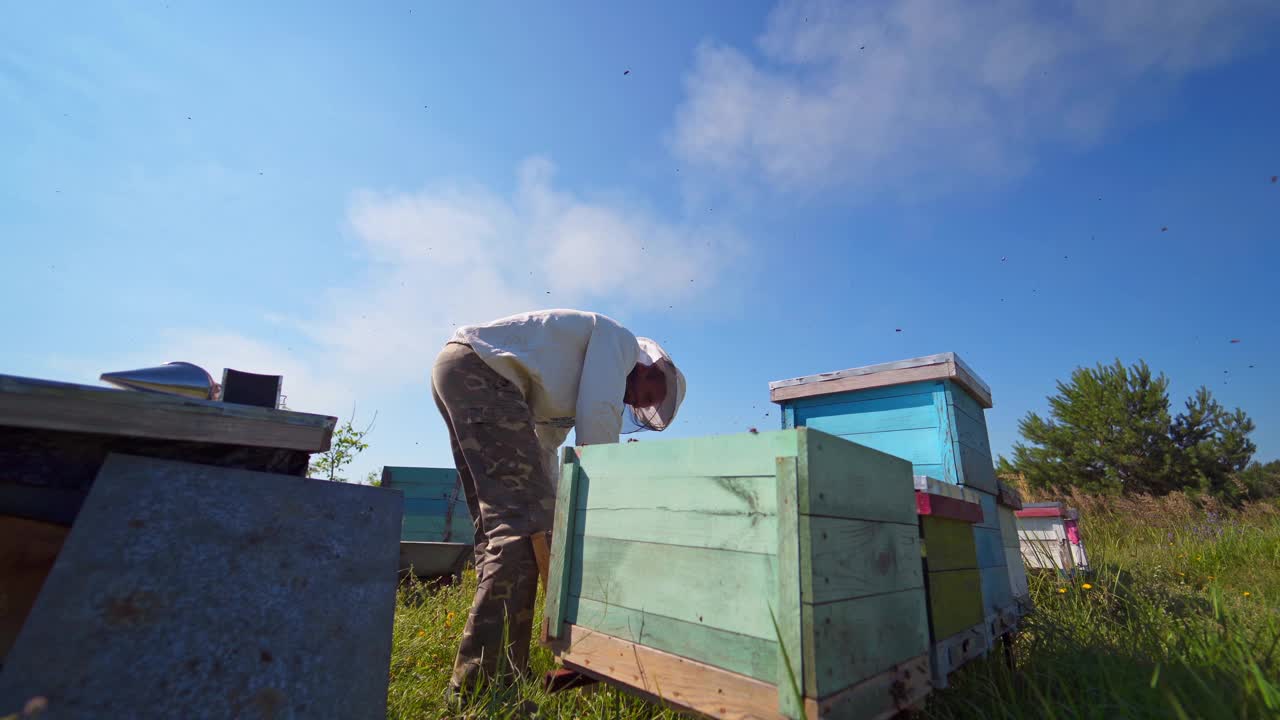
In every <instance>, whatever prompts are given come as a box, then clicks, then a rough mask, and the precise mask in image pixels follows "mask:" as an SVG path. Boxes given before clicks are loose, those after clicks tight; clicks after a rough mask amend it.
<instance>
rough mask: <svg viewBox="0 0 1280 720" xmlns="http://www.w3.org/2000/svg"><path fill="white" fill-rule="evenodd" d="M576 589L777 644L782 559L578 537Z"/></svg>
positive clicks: (573, 553) (572, 558) (573, 558)
mask: <svg viewBox="0 0 1280 720" xmlns="http://www.w3.org/2000/svg"><path fill="white" fill-rule="evenodd" d="M569 562H570V564H571V569H570V576H569V591H570V592H571V593H572V594H574V595H577V596H579V597H585V598H589V599H591V600H598V601H600V602H604V603H608V604H610V605H621V606H622V607H627V608H631V609H633V610H643V611H645V612H652V613H657V614H659V615H665V616H666V617H670V618H675V619H677V620H684V621H685V622H697V623H703V624H706V625H709V626H711V627H716V628H720V629H722V630H728V631H729V632H736V633H740V634H743V635H751V636H752V637H759V638H764V639H766V640H772V639H775V638H776V635H775V633H774V628H773V623H772V621H771V620H770V619H769V604H770V603H771V602H772V601H773V598H772V597H771V593H769V592H768V591H763V592H762V589H764V588H772V587H776V586H777V583H778V575H777V557H776V556H773V555H757V554H754V553H741V552H730V551H726V550H708V549H705V548H692V547H684V546H680V545H660V544H656V543H642V542H633V541H629V540H613V539H610V538H596V537H585V536H582V535H575V536H574V539H573V547H572V549H571V550H570V555H569Z"/></svg>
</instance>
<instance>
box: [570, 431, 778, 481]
mask: <svg viewBox="0 0 1280 720" xmlns="http://www.w3.org/2000/svg"><path fill="white" fill-rule="evenodd" d="M576 450H577V451H578V452H579V453H581V458H582V468H583V471H584V472H585V475H586V476H587V477H588V478H591V477H594V476H595V475H597V474H599V475H600V476H602V477H610V478H617V479H625V478H631V479H634V480H644V481H645V482H648V481H650V480H653V479H654V478H661V477H677V478H678V477H695V476H721V477H738V476H761V475H766V476H772V475H773V474H774V472H775V471H776V468H775V467H774V461H775V460H776V459H777V458H779V457H791V456H794V455H795V454H796V452H797V447H796V433H795V432H794V431H785V430H774V431H768V432H760V433H741V434H737V435H720V436H710V437H699V438H687V439H679V440H645V441H644V442H638V443H609V444H604V445H590V446H587V447H584V448H577V449H576Z"/></svg>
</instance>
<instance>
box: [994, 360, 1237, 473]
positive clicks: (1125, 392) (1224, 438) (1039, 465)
mask: <svg viewBox="0 0 1280 720" xmlns="http://www.w3.org/2000/svg"><path fill="white" fill-rule="evenodd" d="M1168 388H1169V381H1168V379H1167V378H1166V377H1165V376H1164V375H1163V374H1159V375H1156V374H1154V373H1153V372H1152V371H1151V369H1150V368H1149V367H1147V364H1146V363H1145V362H1143V361H1139V362H1138V363H1137V364H1135V365H1133V366H1130V367H1125V366H1124V365H1123V364H1121V362H1120V361H1119V360H1117V361H1116V362H1115V363H1113V364H1111V365H1102V364H1098V365H1097V366H1096V367H1093V368H1077V369H1076V370H1075V371H1074V372H1072V374H1071V379H1070V380H1069V381H1067V382H1062V381H1059V382H1058V384H1057V389H1058V394H1057V395H1055V396H1053V397H1050V398H1049V417H1048V418H1042V417H1040V416H1039V415H1037V414H1036V413H1028V414H1027V416H1026V417H1025V418H1023V419H1022V420H1021V421H1020V422H1019V424H1018V429H1019V431H1020V432H1021V434H1022V437H1023V439H1024V440H1025V442H1020V443H1016V444H1015V445H1014V447H1013V461H1012V463H1010V462H1009V461H1007V460H1005V459H1004V458H1001V459H1000V468H999V470H1000V471H1002V472H1010V471H1013V472H1020V473H1022V474H1023V475H1024V476H1025V477H1026V480H1027V482H1028V484H1030V485H1032V486H1035V487H1042V488H1053V489H1065V488H1068V487H1073V486H1074V487H1076V488H1079V489H1081V490H1084V491H1086V492H1099V493H1134V492H1142V493H1151V494H1155V495H1163V494H1165V493H1169V492H1173V491H1175V490H1185V489H1192V488H1194V489H1198V490H1201V491H1204V492H1209V493H1213V494H1214V495H1217V496H1219V497H1223V498H1226V499H1238V498H1239V497H1240V494H1241V491H1242V488H1243V485H1242V484H1241V482H1240V481H1238V480H1237V475H1238V474H1239V473H1240V472H1241V471H1242V470H1244V469H1245V468H1246V467H1247V466H1248V464H1249V460H1250V458H1251V457H1252V456H1253V452H1254V450H1255V449H1256V448H1255V446H1254V444H1253V443H1252V442H1251V441H1250V440H1249V437H1248V436H1249V433H1251V432H1252V431H1253V429H1254V426H1253V421H1252V420H1250V419H1249V417H1248V416H1247V415H1246V414H1245V413H1244V411H1242V410H1239V409H1236V410H1234V411H1232V412H1228V411H1227V410H1226V409H1225V408H1223V407H1222V406H1221V405H1220V404H1219V403H1218V402H1217V401H1216V400H1215V399H1214V398H1213V394H1212V393H1210V392H1209V390H1208V389H1207V388H1203V387H1202V388H1200V389H1199V390H1198V391H1197V392H1196V393H1195V395H1194V396H1192V397H1191V398H1190V399H1188V400H1187V402H1186V407H1185V410H1184V411H1183V412H1181V413H1179V414H1178V415H1177V416H1176V417H1171V416H1170V410H1169V395H1168Z"/></svg>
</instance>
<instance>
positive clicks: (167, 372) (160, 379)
mask: <svg viewBox="0 0 1280 720" xmlns="http://www.w3.org/2000/svg"><path fill="white" fill-rule="evenodd" d="M99 379H100V380H102V381H103V382H106V383H111V384H112V385H115V386H116V387H120V388H124V389H126V390H144V391H147V392H157V393H165V394H167V395H182V396H185V397H191V398H199V399H201V400H211V399H213V397H214V396H215V394H216V388H217V384H216V383H214V381H213V378H212V377H210V375H209V373H208V371H206V370H205V369H204V368H202V367H200V366H199V365H195V364H193V363H189V362H171V363H165V364H164V365H157V366H156V367H148V368H138V369H137V370H121V371H119V372H109V373H102V375H100V376H99Z"/></svg>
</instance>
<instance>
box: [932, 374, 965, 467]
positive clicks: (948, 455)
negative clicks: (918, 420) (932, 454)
mask: <svg viewBox="0 0 1280 720" xmlns="http://www.w3.org/2000/svg"><path fill="white" fill-rule="evenodd" d="M950 397H951V395H950V393H948V392H947V385H946V383H938V386H937V387H936V388H935V389H934V392H933V409H934V413H935V414H936V415H937V418H938V420H937V423H936V424H935V427H936V432H935V436H936V437H935V440H934V442H935V443H936V445H937V452H938V462H939V463H941V464H942V475H941V479H942V480H943V481H944V482H946V483H949V484H952V485H962V484H963V482H964V474H963V468H962V467H961V460H960V443H959V441H958V440H957V437H956V435H957V432H956V419H955V411H954V408H953V407H952V406H951V405H950V404H948V403H949V400H948V398H950Z"/></svg>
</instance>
